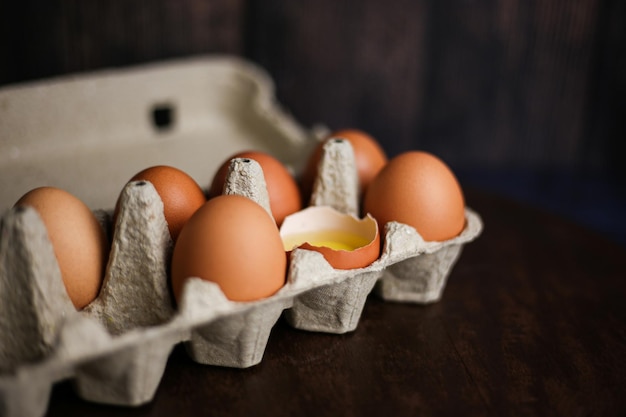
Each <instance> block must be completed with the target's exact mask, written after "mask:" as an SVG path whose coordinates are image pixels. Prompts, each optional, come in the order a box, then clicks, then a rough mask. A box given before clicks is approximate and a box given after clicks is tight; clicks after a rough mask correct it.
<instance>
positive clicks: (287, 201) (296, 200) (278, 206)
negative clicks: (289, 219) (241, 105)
mask: <svg viewBox="0 0 626 417" xmlns="http://www.w3.org/2000/svg"><path fill="white" fill-rule="evenodd" d="M234 158H249V159H253V160H255V161H256V162H258V163H259V165H260V166H261V169H262V170H263V177H264V178H265V184H266V186H267V193H268V194H269V199H270V209H271V211H272V216H274V219H275V220H276V224H278V225H280V224H281V223H282V222H283V219H284V218H285V216H287V215H289V214H291V213H295V212H296V211H298V210H300V209H301V208H302V201H301V198H300V189H299V188H298V183H297V182H296V180H295V179H294V178H293V176H292V175H291V174H290V173H289V171H288V170H287V168H286V167H285V165H283V163H282V162H280V161H279V160H278V159H276V158H275V157H273V156H272V155H269V154H267V153H264V152H260V151H243V152H238V153H236V154H234V155H232V156H231V157H230V158H228V159H226V161H224V163H223V164H222V165H221V166H220V168H219V169H218V170H217V172H216V174H215V175H214V177H213V181H212V183H211V187H210V188H209V198H212V197H215V196H218V195H220V194H222V190H223V188H224V182H225V180H226V175H227V174H228V166H229V165H230V161H231V160H232V159H234Z"/></svg>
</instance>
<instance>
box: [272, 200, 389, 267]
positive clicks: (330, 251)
mask: <svg viewBox="0 0 626 417" xmlns="http://www.w3.org/2000/svg"><path fill="white" fill-rule="evenodd" d="M280 235H281V237H282V239H283V245H284V247H285V251H286V252H291V251H292V250H293V249H295V248H301V249H307V250H313V251H316V252H319V253H321V254H322V255H323V256H324V258H325V259H326V261H327V262H328V263H329V264H330V265H331V266H332V267H333V268H335V269H355V268H364V267H366V266H368V265H370V264H371V263H372V262H374V261H375V260H376V259H378V256H379V255H380V235H379V233H378V224H377V223H376V220H374V218H373V217H372V216H369V215H368V216H366V217H365V218H363V219H358V218H356V217H354V216H351V215H349V214H345V213H341V212H339V211H337V210H335V209H333V208H332V207H328V206H314V207H309V208H306V209H304V210H302V211H299V212H297V213H294V214H292V215H290V216H287V217H286V218H285V221H284V222H283V225H282V227H281V228H280Z"/></svg>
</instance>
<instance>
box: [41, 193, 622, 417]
mask: <svg viewBox="0 0 626 417" xmlns="http://www.w3.org/2000/svg"><path fill="white" fill-rule="evenodd" d="M467 200H468V204H469V205H470V206H471V207H472V208H474V209H475V210H477V211H478V213H480V214H481V216H482V217H483V220H484V222H485V229H484V232H483V234H482V236H481V237H480V238H479V239H478V240H476V241H475V242H473V243H471V244H469V245H467V246H466V247H465V249H464V252H463V254H462V256H461V258H460V260H459V262H458V264H457V265H456V267H455V269H454V270H453V272H452V274H451V276H450V279H449V281H448V286H447V288H446V290H445V293H444V295H443V299H442V300H441V301H440V302H438V303H435V304H432V305H428V306H418V305H408V304H395V303H385V302H382V301H381V300H379V299H377V298H376V297H374V296H370V299H369V300H368V302H367V304H366V306H365V309H364V312H363V315H362V318H361V321H360V324H359V327H358V328H357V330H356V331H355V332H353V333H350V334H346V335H326V334H316V333H307V332H304V331H298V330H294V329H292V328H290V327H289V326H288V325H287V324H286V323H284V322H283V321H279V323H278V324H277V325H276V326H275V328H274V330H273V333H272V335H271V337H270V340H269V344H268V346H267V349H266V352H265V357H264V359H263V361H262V363H261V364H260V365H258V366H255V367H253V368H251V369H246V370H236V369H224V368H218V367H210V366H202V365H198V364H195V363H193V362H192V361H191V360H190V359H189V358H188V357H187V356H186V353H185V352H184V349H182V348H181V347H178V348H176V349H175V350H174V352H173V354H172V356H171V358H170V361H169V363H168V366H167V369H166V372H165V375H164V377H163V380H162V382H161V385H160V387H159V389H158V391H157V393H156V397H155V399H154V400H153V401H152V402H151V403H149V404H147V405H144V406H142V407H138V408H122V407H112V406H102V405H97V404H90V403H87V402H84V401H82V400H80V399H79V398H78V397H77V396H76V395H75V394H74V392H73V390H72V387H71V384H70V383H69V382H64V383H60V384H58V385H57V386H56V387H55V388H54V390H53V394H52V397H51V400H50V406H49V413H48V415H50V416H85V415H90V416H105V415H106V416H108V415H116V416H192V415H193V416H198V415H211V416H251V415H267V416H370V415H371V416H379V415H386V416H387V415H388V416H418V415H420V416H423V415H469V416H484V415H498V416H499V415H527V416H537V415H540V416H541V415H546V416H605V415H625V413H626V250H625V249H624V248H622V247H620V246H618V245H615V244H613V243H611V242H609V241H607V240H604V239H603V238H602V237H600V236H598V235H596V234H593V233H591V232H588V231H586V230H585V229H582V228H580V227H578V226H577V225H575V224H572V223H569V222H567V221H564V220H562V219H560V218H558V217H554V216H552V215H550V214H548V213H544V212H540V211H537V210H535V209H532V208H530V207H526V206H522V205H519V204H517V203H514V202H511V201H507V200H504V199H501V198H499V197H495V196H491V195H488V194H484V193H480V192H476V191H472V192H468V193H467Z"/></svg>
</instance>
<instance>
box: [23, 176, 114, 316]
mask: <svg viewBox="0 0 626 417" xmlns="http://www.w3.org/2000/svg"><path fill="white" fill-rule="evenodd" d="M15 206H16V207H20V206H30V207H32V208H34V209H35V210H36V211H37V213H38V214H39V217H41V220H42V221H43V223H44V225H45V227H46V231H47V233H48V238H49V239H50V242H51V244H52V247H53V249H54V255H55V257H56V259H57V262H58V264H59V269H60V270H61V276H62V278H63V284H64V286H65V289H66V291H67V295H68V296H69V298H70V300H71V301H72V303H73V304H74V307H75V308H76V309H77V310H81V309H83V308H84V307H85V306H87V305H88V304H89V303H91V302H92V301H93V300H95V299H96V297H97V296H98V293H99V292H100V287H101V285H102V280H103V278H104V268H105V266H106V262H107V258H108V251H109V242H108V239H107V236H106V234H105V232H104V229H103V228H102V226H101V225H100V223H99V222H98V219H97V218H96V216H95V215H94V214H93V212H92V211H91V210H90V209H89V207H87V205H86V204H85V203H83V202H82V201H81V200H80V199H78V198H77V197H75V196H74V195H72V194H70V193H68V192H67V191H65V190H62V189H59V188H55V187H39V188H35V189H33V190H31V191H29V192H27V193H26V194H24V195H23V196H22V197H21V198H20V199H19V200H18V201H17V202H16V203H15Z"/></svg>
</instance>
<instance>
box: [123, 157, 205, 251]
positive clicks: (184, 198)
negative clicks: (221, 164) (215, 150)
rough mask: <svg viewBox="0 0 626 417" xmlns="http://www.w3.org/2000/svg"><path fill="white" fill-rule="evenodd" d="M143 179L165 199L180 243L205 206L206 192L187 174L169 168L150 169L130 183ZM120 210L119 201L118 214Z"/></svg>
mask: <svg viewBox="0 0 626 417" xmlns="http://www.w3.org/2000/svg"><path fill="white" fill-rule="evenodd" d="M139 180H144V181H149V182H150V183H151V184H152V185H153V186H154V188H155V190H156V192H157V193H158V194H159V197H161V200H162V201H163V213H164V215H165V220H166V221H167V226H168V229H169V231H170V235H171V236H172V240H173V241H176V239H177V238H178V234H179V233H180V231H181V229H182V228H183V225H184V224H185V223H186V222H187V220H188V219H189V218H190V217H191V215H192V214H193V213H194V212H195V211H196V210H198V209H199V208H200V206H202V205H203V204H204V203H205V201H206V197H205V195H204V191H202V188H200V186H199V185H198V183H197V182H196V181H195V180H194V179H193V178H191V177H190V176H189V175H188V174H187V173H185V172H183V171H181V170H180V169H178V168H174V167H171V166H167V165H157V166H153V167H150V168H146V169H144V170H143V171H141V172H139V173H137V174H136V175H135V176H133V177H132V178H131V179H130V180H129V182H130V181H139ZM118 209H119V199H118V202H117V205H116V212H117V210H118Z"/></svg>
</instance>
